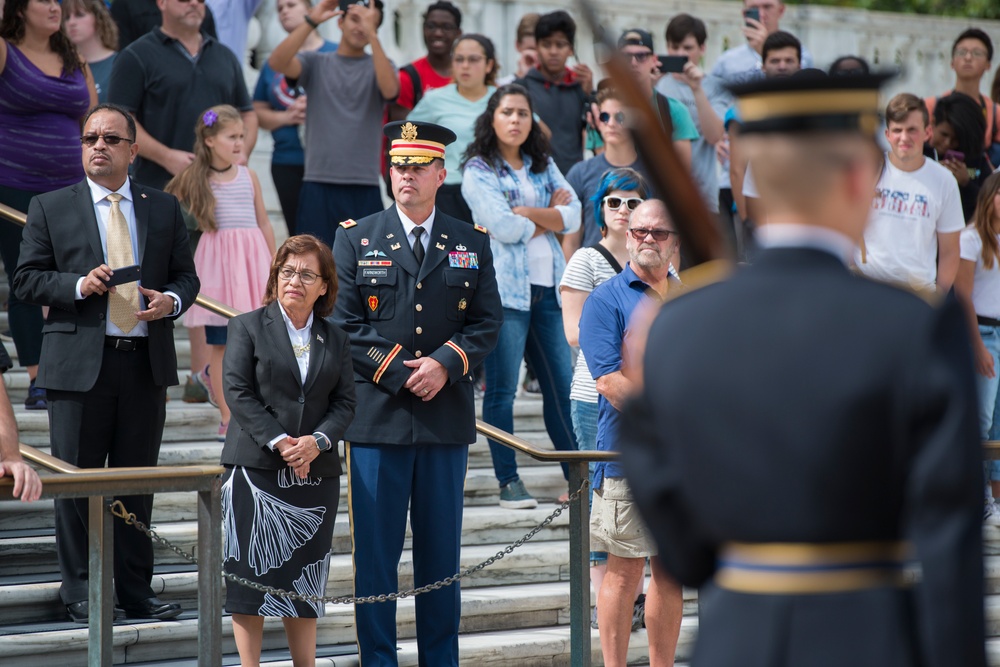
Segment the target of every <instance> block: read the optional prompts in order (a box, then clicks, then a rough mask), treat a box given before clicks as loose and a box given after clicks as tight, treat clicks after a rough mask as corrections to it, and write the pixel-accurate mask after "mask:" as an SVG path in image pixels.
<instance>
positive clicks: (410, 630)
mask: <svg viewBox="0 0 1000 667" xmlns="http://www.w3.org/2000/svg"><path fill="white" fill-rule="evenodd" d="M568 604H569V585H568V584H567V583H558V582H557V583H544V584H533V585H519V586H502V587H485V588H473V589H470V590H468V591H466V592H465V593H464V594H463V596H462V624H461V631H462V632H463V634H466V635H467V636H468V635H469V633H497V632H499V631H514V630H516V632H511V633H510V634H509V636H508V646H510V642H509V640H510V639H511V638H513V637H515V636H519V635H522V634H525V633H535V632H540V631H541V629H543V628H552V629H554V630H564V631H565V637H564V638H563V639H562V641H561V645H560V646H555V645H553V644H552V642H553V641H557V640H556V639H555V637H553V638H552V639H551V640H550V641H548V642H539V644H540V645H538V646H535V647H534V648H533V649H531V650H527V648H524V649H521V650H522V651H523V652H524V658H523V659H524V661H523V662H522V660H521V659H516V661H515V662H510V659H511V657H513V656H512V655H511V654H505V653H504V651H503V647H502V646H499V645H498V646H496V648H495V650H494V651H492V652H487V651H485V650H482V649H480V650H481V651H482V653H481V655H482V659H483V662H485V663H486V664H518V665H522V664H524V665H533V664H539V665H541V664H556V663H553V662H552V659H553V658H552V656H553V655H559V654H562V653H567V654H568V649H567V640H568V636H569V635H568V629H566V628H565V627H560V626H564V625H565V624H566V623H567V622H568ZM326 611H327V615H326V616H325V617H324V618H322V619H320V620H319V623H318V633H317V634H318V636H317V643H318V644H319V645H321V646H329V645H347V646H350V645H352V644H353V643H354V641H355V634H354V622H353V621H354V619H353V610H352V608H351V607H348V606H344V605H338V606H334V605H327V610H326ZM693 621H694V619H685V623H684V625H685V626H686V627H685V629H684V630H682V634H683V635H685V637H684V639H683V642H684V649H683V650H684V651H687V650H688V645H689V644H690V637H691V636H693V635H692V634H691V631H690V629H691V628H693V627H694V623H693ZM3 630H4V631H5V632H6V634H5V635H4V636H3V640H2V643H3V646H4V648H3V651H4V665H5V667H6V666H10V667H15V666H16V667H20V666H22V665H23V666H25V667H65V666H66V665H81V664H84V663H85V660H86V657H85V656H86V650H87V638H88V631H87V628H85V627H81V626H77V625H73V624H69V623H47V624H24V625H20V626H6V627H5V628H3ZM397 633H398V636H399V639H400V640H402V641H403V642H406V641H407V640H408V639H412V638H413V637H414V634H415V629H414V601H413V600H412V599H406V600H401V601H400V602H399V603H398V605H397ZM223 634H224V640H223V651H225V652H227V653H233V652H235V647H234V644H233V640H232V624H231V621H230V619H229V618H228V617H225V618H223ZM643 634H644V633H643V632H642V631H640V632H638V633H636V634H635V635H634V636H633V637H634V639H635V640H636V641H635V643H636V648H637V654H636V658H635V661H636V662H641V660H642V659H643V658H642V655H641V653H642V651H641V650H638V649H639V647H641V645H642V644H643V641H642V639H643V638H642V635H643ZM596 636H597V635H596V633H593V637H596ZM197 640H198V622H197V619H195V618H192V617H191V613H190V612H188V613H185V614H184V615H182V616H181V617H180V618H179V619H178V620H175V621H153V622H148V623H146V622H134V621H128V622H120V623H119V624H117V625H116V626H115V629H114V639H113V642H114V653H115V655H114V662H115V663H116V664H123V663H129V664H131V663H141V662H144V661H151V660H162V658H163V656H164V655H169V656H171V657H172V658H173V659H177V658H184V657H193V656H195V655H196V654H197ZM515 645H516V644H515ZM285 646H287V644H286V640H285V637H284V630H283V628H282V625H281V622H280V620H278V619H268V620H266V621H265V623H264V642H263V647H264V649H265V650H272V649H278V648H283V647H285ZM510 647H511V648H513V646H510ZM414 650H415V646H414ZM470 650H471V648H470ZM679 653H680V654H681V655H682V657H686V653H681V652H680V651H679ZM543 655H544V656H546V659H547V660H548V661H549V662H547V663H546V662H536V661H535V660H536V659H541V658H542V656H543ZM646 660H647V661H648V658H647V659H646ZM465 662H466V659H465V658H463V663H465ZM345 664H346V663H345ZM413 664H415V661H414V663H413Z"/></svg>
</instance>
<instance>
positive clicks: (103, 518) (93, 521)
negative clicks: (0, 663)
mask: <svg viewBox="0 0 1000 667" xmlns="http://www.w3.org/2000/svg"><path fill="white" fill-rule="evenodd" d="M109 502H110V500H109V499H108V498H106V497H104V496H90V498H89V508H88V512H89V519H90V529H89V530H88V531H87V541H88V548H89V553H88V555H89V563H88V566H89V570H90V583H89V586H90V589H89V592H88V600H89V603H90V634H89V636H88V638H87V644H88V646H87V664H88V665H89V667H111V664H112V662H113V656H112V646H113V642H112V639H113V632H114V617H113V610H114V606H115V602H114V600H115V596H114V589H113V588H112V577H113V575H114V557H113V555H112V554H113V553H114V525H113V523H112V522H113V521H114V517H113V516H112V515H111V512H109V511H108V505H109Z"/></svg>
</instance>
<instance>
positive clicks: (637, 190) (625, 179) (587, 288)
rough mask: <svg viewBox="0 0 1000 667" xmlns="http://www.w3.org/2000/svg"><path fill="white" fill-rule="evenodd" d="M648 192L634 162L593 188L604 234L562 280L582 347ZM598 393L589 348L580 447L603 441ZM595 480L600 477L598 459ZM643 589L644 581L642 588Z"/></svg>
mask: <svg viewBox="0 0 1000 667" xmlns="http://www.w3.org/2000/svg"><path fill="white" fill-rule="evenodd" d="M648 196H649V188H648V186H647V185H646V180H645V179H644V178H643V177H642V176H641V175H640V174H639V172H637V171H636V170H634V169H629V168H628V167H622V168H618V169H611V170H610V171H607V172H605V173H604V175H603V176H602V177H601V180H600V182H599V184H598V186H597V190H596V192H594V194H593V201H592V202H590V203H591V207H592V208H593V211H594V214H593V215H594V218H593V221H594V223H595V225H596V227H597V228H598V229H599V230H600V233H601V236H602V238H601V240H600V241H599V242H598V243H596V244H594V245H591V246H584V247H583V248H580V249H579V250H577V251H576V252H575V253H573V256H572V257H571V258H570V260H569V263H567V264H566V271H565V273H563V277H562V280H561V281H560V283H559V293H560V294H561V295H562V316H563V329H564V330H565V332H566V341H567V342H568V343H569V344H570V345H571V346H573V347H574V348H577V350H579V347H580V314H581V313H582V312H583V304H584V302H585V301H586V300H587V297H588V296H590V293H591V292H593V291H594V289H595V288H596V287H597V286H598V285H600V284H601V283H603V282H604V281H606V280H608V279H609V278H613V277H614V276H616V275H617V274H619V273H621V270H622V267H624V266H625V265H626V264H627V263H628V260H629V256H628V249H627V248H626V244H625V236H626V234H627V233H628V225H629V220H630V219H631V218H632V211H634V210H635V209H636V207H637V206H638V205H639V204H641V203H642V202H643V201H644V200H645V199H646V198H647V197H648ZM597 397H598V395H597V383H596V382H595V380H594V378H593V376H592V375H591V374H590V369H589V368H588V367H587V360H586V359H585V358H584V356H583V353H578V354H577V356H576V366H575V367H574V368H573V383H572V386H571V388H570V394H569V398H570V411H571V415H572V418H573V431H574V433H575V434H576V441H577V444H578V445H579V447H580V449H596V447H597ZM590 481H591V483H593V481H594V478H593V464H591V475H590ZM607 560H608V555H607V553H605V552H603V551H600V552H597V551H592V552H591V553H590V581H591V584H592V585H593V587H594V590H595V591H600V590H601V582H602V581H603V579H604V571H605V567H606V564H607ZM641 592H642V590H641V587H640V590H639V591H638V593H641ZM591 618H592V620H591V624H592V625H593V624H595V623H596V619H597V610H596V608H595V610H594V614H593V615H592V617H591ZM632 629H633V630H637V629H638V627H635V626H633V628H632Z"/></svg>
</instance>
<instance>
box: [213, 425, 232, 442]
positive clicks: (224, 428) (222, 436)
mask: <svg viewBox="0 0 1000 667" xmlns="http://www.w3.org/2000/svg"><path fill="white" fill-rule="evenodd" d="M228 432H229V422H219V434H218V435H217V436H216V437H215V439H216V440H218V441H219V442H225V441H226V433H228Z"/></svg>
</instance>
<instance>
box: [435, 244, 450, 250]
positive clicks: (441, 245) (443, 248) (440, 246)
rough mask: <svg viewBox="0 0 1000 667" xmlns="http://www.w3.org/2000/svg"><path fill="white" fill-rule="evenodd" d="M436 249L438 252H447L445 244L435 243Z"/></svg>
mask: <svg viewBox="0 0 1000 667" xmlns="http://www.w3.org/2000/svg"><path fill="white" fill-rule="evenodd" d="M434 247H435V248H437V249H438V250H447V248H445V247H444V244H443V243H435V244H434Z"/></svg>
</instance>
